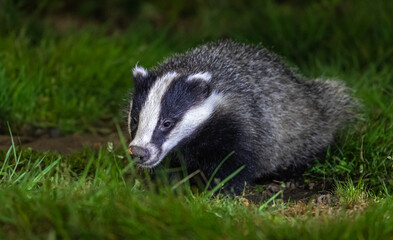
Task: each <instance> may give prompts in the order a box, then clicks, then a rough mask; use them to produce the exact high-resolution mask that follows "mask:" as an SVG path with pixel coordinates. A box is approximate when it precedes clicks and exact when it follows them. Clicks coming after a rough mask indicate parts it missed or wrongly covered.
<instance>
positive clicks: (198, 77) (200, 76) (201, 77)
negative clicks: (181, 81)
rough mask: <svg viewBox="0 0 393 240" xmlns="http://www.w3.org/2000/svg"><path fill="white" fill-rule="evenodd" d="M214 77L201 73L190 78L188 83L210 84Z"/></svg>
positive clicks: (207, 73)
mask: <svg viewBox="0 0 393 240" xmlns="http://www.w3.org/2000/svg"><path fill="white" fill-rule="evenodd" d="M211 78H212V75H211V74H210V73H209V72H199V73H195V74H193V75H190V76H188V78H187V81H203V82H205V83H208V82H210V79H211Z"/></svg>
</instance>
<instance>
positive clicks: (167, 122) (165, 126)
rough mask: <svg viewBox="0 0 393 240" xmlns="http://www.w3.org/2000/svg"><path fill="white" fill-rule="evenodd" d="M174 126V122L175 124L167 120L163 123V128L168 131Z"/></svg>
mask: <svg viewBox="0 0 393 240" xmlns="http://www.w3.org/2000/svg"><path fill="white" fill-rule="evenodd" d="M173 124H174V122H173V121H172V120H169V119H166V120H164V121H163V122H162V127H163V128H164V129H168V128H170V127H172V126H173Z"/></svg>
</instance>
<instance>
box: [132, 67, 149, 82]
mask: <svg viewBox="0 0 393 240" xmlns="http://www.w3.org/2000/svg"><path fill="white" fill-rule="evenodd" d="M132 76H133V77H134V79H135V80H142V79H144V78H147V77H148V76H149V72H148V71H147V70H146V69H145V68H144V67H140V66H138V65H135V67H134V68H133V69H132Z"/></svg>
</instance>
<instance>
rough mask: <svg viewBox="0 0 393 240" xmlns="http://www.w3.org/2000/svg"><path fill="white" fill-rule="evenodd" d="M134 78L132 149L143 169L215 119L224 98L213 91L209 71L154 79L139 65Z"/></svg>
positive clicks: (157, 161)
mask: <svg viewBox="0 0 393 240" xmlns="http://www.w3.org/2000/svg"><path fill="white" fill-rule="evenodd" d="M133 77H134V94H133V99H132V101H131V103H130V111H129V115H128V127H129V133H130V136H131V139H132V140H131V143H130V145H129V150H130V153H131V155H132V157H133V158H136V160H137V163H138V164H139V165H140V166H142V167H145V168H153V167H155V166H156V165H157V164H159V163H160V162H161V161H162V159H163V158H164V157H165V156H166V155H167V154H168V153H169V152H170V151H171V150H173V149H174V148H175V147H176V146H177V145H178V144H179V143H180V142H181V141H182V140H183V139H185V138H187V137H191V136H192V135H193V133H195V131H196V130H197V129H198V127H200V126H201V125H202V124H203V123H204V122H205V121H207V120H208V119H209V118H210V117H211V116H212V114H213V112H214V111H215V109H216V108H217V106H218V105H219V104H220V103H221V102H222V101H223V97H222V94H220V93H217V92H215V91H213V90H212V89H211V86H210V84H209V83H210V80H211V74H210V73H208V72H201V73H196V74H192V75H187V76H185V75H181V74H178V73H177V72H169V73H166V74H163V75H161V76H154V75H153V74H151V73H149V72H148V71H147V70H146V69H144V68H142V67H138V66H136V67H135V68H134V69H133Z"/></svg>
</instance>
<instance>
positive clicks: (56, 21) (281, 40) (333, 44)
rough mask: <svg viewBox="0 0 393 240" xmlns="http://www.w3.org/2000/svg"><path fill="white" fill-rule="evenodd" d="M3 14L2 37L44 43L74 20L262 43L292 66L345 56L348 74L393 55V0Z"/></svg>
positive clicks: (127, 2) (157, 3)
mask: <svg viewBox="0 0 393 240" xmlns="http://www.w3.org/2000/svg"><path fill="white" fill-rule="evenodd" d="M0 9H3V10H2V11H0V22H2V23H4V24H2V26H1V27H0V30H1V32H2V34H9V33H11V32H19V31H20V30H22V29H23V31H25V32H27V34H28V35H29V36H30V37H31V38H32V39H40V38H41V37H42V35H43V32H45V31H46V28H47V25H48V24H49V25H50V26H52V27H53V28H54V30H56V31H57V32H62V31H63V30H64V29H65V28H67V27H66V25H67V24H68V23H70V22H71V23H73V24H74V27H75V26H76V27H77V28H78V27H79V28H80V27H82V26H85V25H89V24H96V25H99V26H100V28H102V29H106V31H107V32H108V33H113V32H116V31H118V30H129V31H135V29H138V28H151V30H152V33H153V34H154V32H161V31H163V30H166V29H169V32H168V35H179V36H183V39H184V41H190V40H191V39H192V40H194V41H193V42H195V40H197V41H207V40H214V39H218V38H227V37H232V38H235V39H238V40H242V41H248V42H262V43H263V44H264V45H266V46H267V47H272V48H274V50H275V51H278V52H279V53H281V54H282V55H284V56H286V57H289V58H290V59H291V60H292V61H312V60H313V59H316V58H318V59H319V60H320V61H323V62H325V63H327V64H334V63H335V62H336V59H337V58H341V59H342V58H345V59H346V60H347V61H346V62H345V63H343V65H342V66H341V67H342V68H343V70H348V69H353V68H363V67H365V66H367V65H368V64H369V63H370V62H374V63H377V64H379V65H378V67H381V65H383V64H388V63H389V64H391V61H388V59H390V58H391V57H392V54H393V46H392V44H391V40H392V33H391V31H390V29H393V26H392V25H393V17H392V15H391V14H390V12H391V11H393V1H385V0H376V1H366V0H345V1H344V0H323V1H311V0H296V1H290V0H280V1H273V0H263V1H259V0H251V1H241V0H232V1H228V0H218V1H208V0H196V1H181V0H175V1H165V0H147V1H136V0H114V1H109V0H103V1H94V0H86V1H76V0H69V1H64V0H55V1H48V0H44V1H40V0H18V1H12V0H1V1H0ZM326 53H330V54H326Z"/></svg>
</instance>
